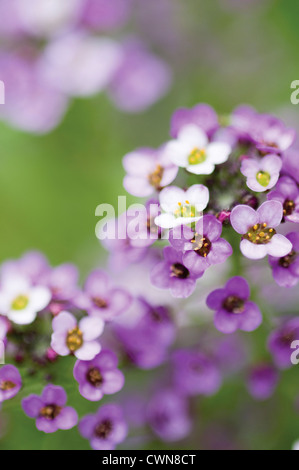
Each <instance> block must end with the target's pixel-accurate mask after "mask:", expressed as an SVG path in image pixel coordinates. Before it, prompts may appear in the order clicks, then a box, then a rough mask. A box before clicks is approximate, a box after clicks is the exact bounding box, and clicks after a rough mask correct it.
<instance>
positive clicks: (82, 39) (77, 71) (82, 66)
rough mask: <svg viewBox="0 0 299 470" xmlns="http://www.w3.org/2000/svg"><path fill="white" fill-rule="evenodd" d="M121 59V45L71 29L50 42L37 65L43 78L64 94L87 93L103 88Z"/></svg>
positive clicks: (79, 94) (83, 94) (91, 93)
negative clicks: (65, 34)
mask: <svg viewBox="0 0 299 470" xmlns="http://www.w3.org/2000/svg"><path fill="white" fill-rule="evenodd" d="M121 58H122V52H121V47H120V45H119V44H117V43H116V42H115V41H113V40H112V39H109V38H97V37H92V36H89V35H87V34H86V33H83V32H75V33H72V34H68V35H67V36H60V37H59V38H57V39H55V40H53V41H52V42H50V43H49V44H48V46H47V47H46V49H45V50H44V52H43V56H42V58H41V61H40V67H41V70H42V73H43V75H44V79H45V81H46V80H47V81H48V82H49V83H50V84H51V86H53V87H54V88H55V89H57V90H60V91H61V92H62V93H65V94H67V95H72V96H90V95H93V94H95V93H99V92H100V91H102V90H103V89H104V88H105V87H107V85H108V83H109V82H110V81H111V79H112V77H113V75H114V73H115V72H116V70H117V68H118V67H119V64H120V61H121Z"/></svg>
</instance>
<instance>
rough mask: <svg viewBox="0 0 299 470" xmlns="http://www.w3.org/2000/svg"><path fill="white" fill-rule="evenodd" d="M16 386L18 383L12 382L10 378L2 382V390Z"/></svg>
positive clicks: (0, 387) (0, 388)
mask: <svg viewBox="0 0 299 470" xmlns="http://www.w3.org/2000/svg"><path fill="white" fill-rule="evenodd" d="M14 388H16V384H14V383H13V382H11V381H10V380H4V381H3V382H0V390H2V391H4V392H6V391H9V390H13V389H14Z"/></svg>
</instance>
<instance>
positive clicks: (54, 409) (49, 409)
mask: <svg viewBox="0 0 299 470" xmlns="http://www.w3.org/2000/svg"><path fill="white" fill-rule="evenodd" d="M61 410H62V408H61V406H57V405H46V406H44V407H43V408H42V409H41V410H40V413H39V414H40V416H42V417H43V418H45V419H48V420H49V421H53V419H55V418H57V416H58V415H59V414H60V412H61Z"/></svg>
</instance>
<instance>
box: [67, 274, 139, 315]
mask: <svg viewBox="0 0 299 470" xmlns="http://www.w3.org/2000/svg"><path fill="white" fill-rule="evenodd" d="M131 302H132V297H131V295H130V294H129V293H128V292H127V291H126V290H125V289H122V288H117V287H115V286H114V285H113V283H112V282H111V280H110V279H109V277H108V275H107V274H106V273H105V271H102V270H96V271H93V272H92V273H91V274H90V275H89V276H88V278H87V280H86V282H85V286H84V292H83V293H82V294H81V295H79V297H78V298H77V300H76V305H78V306H79V307H80V308H82V309H84V310H87V312H88V313H89V315H91V316H97V317H99V318H102V319H103V320H112V319H113V318H115V317H116V316H118V315H121V314H122V313H123V312H124V311H125V310H127V309H128V307H129V306H130V304H131Z"/></svg>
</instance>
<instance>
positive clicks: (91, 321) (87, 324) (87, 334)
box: [79, 317, 105, 341]
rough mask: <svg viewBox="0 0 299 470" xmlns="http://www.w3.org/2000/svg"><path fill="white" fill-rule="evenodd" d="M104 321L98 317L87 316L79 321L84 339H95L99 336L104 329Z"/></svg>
mask: <svg viewBox="0 0 299 470" xmlns="http://www.w3.org/2000/svg"><path fill="white" fill-rule="evenodd" d="M104 325H105V324H104V322H103V320H102V319H101V318H98V317H85V318H83V319H82V320H81V321H80V323H79V328H80V330H81V331H82V333H83V339H84V341H93V340H94V339H96V338H98V337H99V336H100V335H101V334H102V333H103V330H104Z"/></svg>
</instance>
